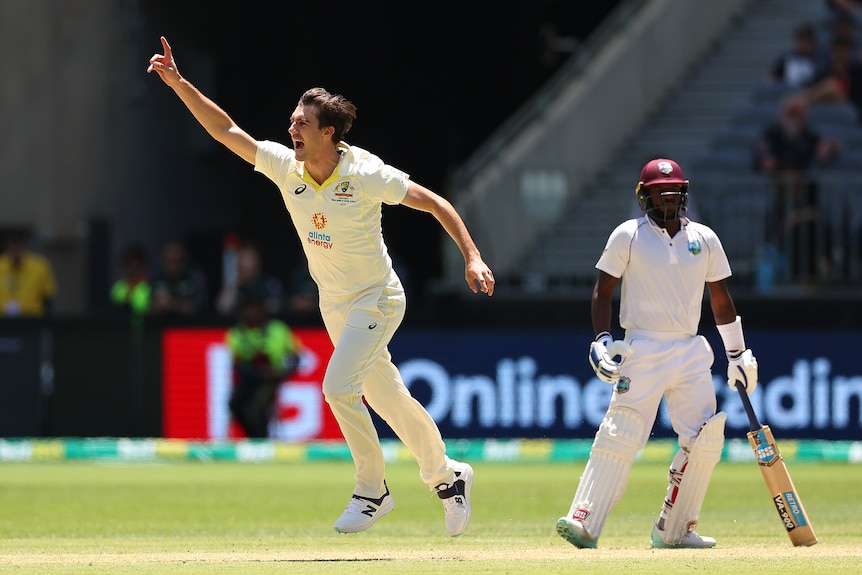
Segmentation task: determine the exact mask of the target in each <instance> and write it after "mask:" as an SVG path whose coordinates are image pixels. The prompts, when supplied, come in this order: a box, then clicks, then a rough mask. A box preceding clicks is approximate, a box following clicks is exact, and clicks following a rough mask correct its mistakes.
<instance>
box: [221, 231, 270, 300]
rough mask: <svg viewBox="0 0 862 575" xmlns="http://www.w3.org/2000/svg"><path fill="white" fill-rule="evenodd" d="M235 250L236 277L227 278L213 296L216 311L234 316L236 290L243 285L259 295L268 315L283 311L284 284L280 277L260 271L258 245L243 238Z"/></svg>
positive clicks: (261, 266) (261, 269)
mask: <svg viewBox="0 0 862 575" xmlns="http://www.w3.org/2000/svg"><path fill="white" fill-rule="evenodd" d="M236 250H237V252H236V277H235V278H230V279H227V280H226V281H225V283H224V285H222V288H221V290H220V291H219V293H218V296H217V297H216V310H217V311H218V312H219V313H220V314H221V315H224V316H232V317H233V316H235V315H236V311H237V301H238V294H239V292H240V291H241V290H242V289H243V288H252V289H254V290H256V291H257V292H258V293H260V294H261V295H262V296H263V298H264V305H265V306H266V311H267V313H268V314H269V315H271V316H278V315H281V313H282V312H283V311H284V287H283V286H282V284H281V280H279V279H278V278H277V277H275V276H272V275H269V274H267V273H266V272H264V271H263V264H262V261H261V253H260V249H259V247H258V245H257V244H256V243H254V242H249V241H247V242H243V243H242V244H241V245H239V247H237V248H236Z"/></svg>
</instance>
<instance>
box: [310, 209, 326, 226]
mask: <svg viewBox="0 0 862 575" xmlns="http://www.w3.org/2000/svg"><path fill="white" fill-rule="evenodd" d="M311 223H312V224H314V227H315V228H317V229H318V230H322V229H323V228H325V227H326V216H325V215H324V214H323V213H322V212H315V213H314V214H313V215H312V216H311Z"/></svg>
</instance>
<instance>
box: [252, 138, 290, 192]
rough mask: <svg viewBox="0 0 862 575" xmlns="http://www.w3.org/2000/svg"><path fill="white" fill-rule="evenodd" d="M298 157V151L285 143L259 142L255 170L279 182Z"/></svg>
mask: <svg viewBox="0 0 862 575" xmlns="http://www.w3.org/2000/svg"><path fill="white" fill-rule="evenodd" d="M295 159H296V152H294V151H293V150H292V149H290V148H288V147H287V146H285V145H284V144H279V143H278V142H270V141H268V140H265V141H262V142H258V144H257V153H256V154H255V157H254V171H255V172H260V173H261V174H263V175H264V176H266V177H267V178H269V179H270V180H272V181H273V182H275V183H276V184H278V183H279V182H280V181H281V180H282V179H283V176H284V175H285V174H287V172H289V171H290V166H291V165H292V164H293V162H294V160H295Z"/></svg>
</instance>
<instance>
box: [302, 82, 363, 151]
mask: <svg viewBox="0 0 862 575" xmlns="http://www.w3.org/2000/svg"><path fill="white" fill-rule="evenodd" d="M299 105H300V106H314V108H315V109H316V110H317V119H318V122H320V127H322V128H325V127H327V126H332V127H333V128H335V132H334V133H333V134H332V141H333V142H335V143H338V142H340V141H341V140H343V139H344V136H346V135H347V132H349V131H350V128H351V127H352V126H353V120H355V119H356V106H354V105H353V103H352V102H351V101H350V100H348V99H347V98H345V97H344V96H342V95H341V94H332V93H330V92H329V91H327V90H326V89H324V88H311V89H310V90H306V91H305V93H304V94H303V95H302V97H301V98H300V99H299Z"/></svg>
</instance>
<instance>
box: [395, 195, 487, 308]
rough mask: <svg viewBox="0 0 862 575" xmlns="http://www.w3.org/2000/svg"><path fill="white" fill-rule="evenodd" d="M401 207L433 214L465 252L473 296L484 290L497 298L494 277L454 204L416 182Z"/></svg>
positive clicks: (465, 271) (466, 267) (467, 273)
mask: <svg viewBox="0 0 862 575" xmlns="http://www.w3.org/2000/svg"><path fill="white" fill-rule="evenodd" d="M401 203H402V204H404V205H405V206H408V207H410V208H413V209H414V210H420V211H423V212H428V213H430V214H432V215H433V216H434V217H435V218H436V219H437V221H438V222H440V225H441V226H443V229H444V230H446V233H448V234H449V236H450V237H451V238H452V240H454V242H455V244H457V246H458V249H459V250H461V255H463V256H464V264H465V265H464V277H465V279H466V280H467V285H469V286H470V289H471V290H473V293H478V292H479V290H481V291H482V292H483V293H486V294H488V295H493V293H494V274H493V273H491V269H490V268H489V267H488V266H487V265H486V264H485V262H484V261H483V260H482V255H481V254H480V253H479V249H478V248H477V247H476V244H475V243H474V242H473V238H472V237H470V232H468V231H467V226H466V225H464V221H463V220H462V219H461V216H459V215H458V212H456V211H455V208H454V207H453V206H452V204H451V203H450V202H449V201H448V200H447V199H445V198H443V197H442V196H439V195H437V194H435V193H434V192H432V191H431V190H429V189H428V188H426V187H424V186H421V185H419V184H417V183H416V182H412V181H411V182H410V184H409V186H408V188H407V195H406V196H405V197H404V199H403V200H402V201H401ZM477 286H478V287H477Z"/></svg>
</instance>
